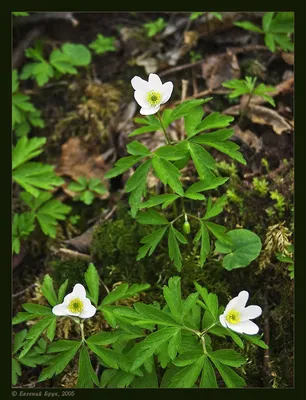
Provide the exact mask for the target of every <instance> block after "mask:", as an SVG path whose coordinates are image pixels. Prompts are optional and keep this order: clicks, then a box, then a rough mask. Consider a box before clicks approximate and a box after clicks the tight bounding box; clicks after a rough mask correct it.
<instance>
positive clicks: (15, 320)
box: [12, 311, 39, 325]
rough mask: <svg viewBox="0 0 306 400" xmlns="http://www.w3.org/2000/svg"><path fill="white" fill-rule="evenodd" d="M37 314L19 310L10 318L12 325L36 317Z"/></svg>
mask: <svg viewBox="0 0 306 400" xmlns="http://www.w3.org/2000/svg"><path fill="white" fill-rule="evenodd" d="M38 317H39V315H37V314H31V313H28V312H22V311H20V312H19V313H18V314H17V315H15V317H14V318H13V319H12V325H16V324H20V323H21V322H25V321H29V320H33V319H36V318H38Z"/></svg>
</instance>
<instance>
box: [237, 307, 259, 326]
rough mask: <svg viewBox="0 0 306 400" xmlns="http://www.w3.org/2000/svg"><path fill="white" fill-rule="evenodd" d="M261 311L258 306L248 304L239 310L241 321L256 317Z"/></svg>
mask: <svg viewBox="0 0 306 400" xmlns="http://www.w3.org/2000/svg"><path fill="white" fill-rule="evenodd" d="M261 313H262V309H261V308H260V307H259V306H248V307H246V308H244V309H243V310H242V311H241V322H242V321H247V320H249V319H253V318H257V317H259V316H260V315H261Z"/></svg>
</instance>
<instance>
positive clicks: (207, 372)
mask: <svg viewBox="0 0 306 400" xmlns="http://www.w3.org/2000/svg"><path fill="white" fill-rule="evenodd" d="M200 387H201V388H217V387H218V384H217V379H216V375H215V371H214V368H213V366H212V364H211V362H210V361H209V358H208V357H207V356H204V362H203V369H202V375H201V382H200Z"/></svg>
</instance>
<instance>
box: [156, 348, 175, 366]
mask: <svg viewBox="0 0 306 400" xmlns="http://www.w3.org/2000/svg"><path fill="white" fill-rule="evenodd" d="M168 346H169V343H168V342H165V343H163V344H162V345H161V346H160V347H159V348H158V349H157V350H156V351H155V353H154V354H155V355H157V361H158V362H159V364H160V366H161V367H162V368H163V369H165V368H166V367H167V366H168V365H169V364H170V363H171V358H170V356H169V354H168Z"/></svg>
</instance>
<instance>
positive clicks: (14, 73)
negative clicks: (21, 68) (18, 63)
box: [12, 69, 19, 94]
mask: <svg viewBox="0 0 306 400" xmlns="http://www.w3.org/2000/svg"><path fill="white" fill-rule="evenodd" d="M18 89H19V81H18V71H17V69H13V71H12V94H13V93H16V92H17V91H18Z"/></svg>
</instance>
